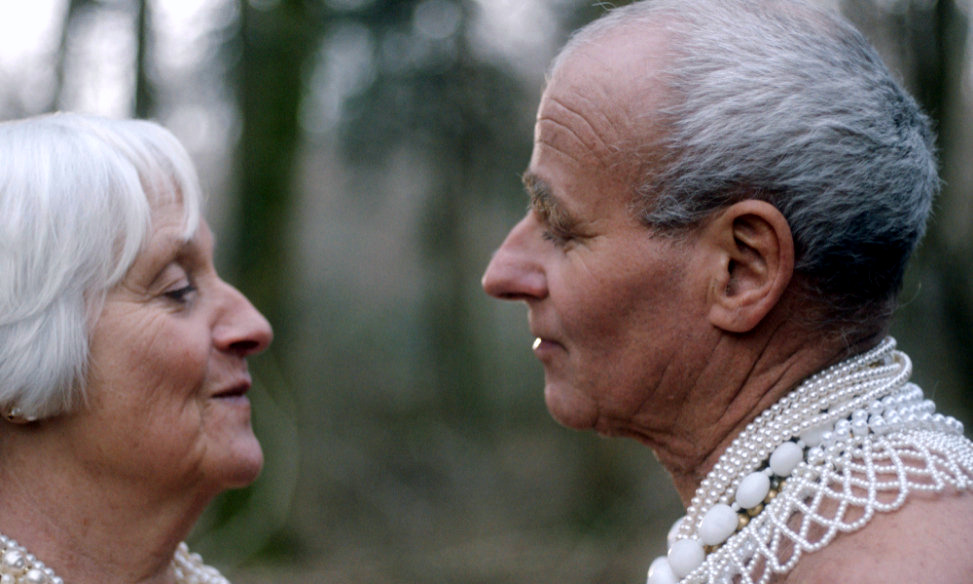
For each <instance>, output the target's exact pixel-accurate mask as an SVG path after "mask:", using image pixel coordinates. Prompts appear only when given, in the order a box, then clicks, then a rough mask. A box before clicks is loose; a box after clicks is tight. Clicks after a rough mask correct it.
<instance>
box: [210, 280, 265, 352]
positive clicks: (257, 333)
mask: <svg viewBox="0 0 973 584" xmlns="http://www.w3.org/2000/svg"><path fill="white" fill-rule="evenodd" d="M221 283H222V285H223V287H224V291H225V293H226V294H227V298H226V304H225V308H224V311H223V314H222V317H221V318H220V321H219V322H218V323H217V325H216V327H215V328H214V331H213V336H214V339H215V342H216V346H217V348H219V349H220V350H222V351H227V352H230V353H234V354H236V355H237V356H239V357H248V356H250V355H256V354H258V353H261V352H263V351H264V350H265V349H266V348H267V347H268V346H270V342H271V341H272V340H273V338H274V332H273V329H272V328H271V326H270V323H269V322H268V321H267V319H266V318H264V315H262V314H260V311H258V310H257V309H256V308H255V307H254V305H253V304H251V303H250V301H249V300H247V297H246V296H244V295H243V293H242V292H240V291H239V290H237V289H236V288H234V287H233V286H230V285H229V284H227V283H226V282H221Z"/></svg>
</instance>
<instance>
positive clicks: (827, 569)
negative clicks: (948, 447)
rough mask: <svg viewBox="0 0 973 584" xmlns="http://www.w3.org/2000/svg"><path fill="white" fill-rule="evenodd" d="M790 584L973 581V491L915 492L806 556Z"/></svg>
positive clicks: (956, 583) (951, 583)
mask: <svg viewBox="0 0 973 584" xmlns="http://www.w3.org/2000/svg"><path fill="white" fill-rule="evenodd" d="M785 582H787V583H788V584H818V583H820V584H832V583H834V582H855V583H857V584H871V583H875V584H879V583H880V584H896V583H900V582H901V583H909V584H913V583H922V582H935V583H936V584H970V583H973V493H969V492H964V493H955V492H952V493H945V494H926V493H918V494H916V493H914V494H911V495H910V496H909V499H908V500H907V502H906V504H905V505H904V506H903V507H902V508H901V509H899V510H898V511H895V512H891V513H877V514H876V515H875V517H873V518H872V520H871V521H870V522H869V523H868V525H866V526H865V527H864V528H862V529H861V530H859V531H856V532H854V533H849V534H843V535H840V536H838V537H837V538H835V540H834V541H833V542H831V544H829V545H828V546H826V547H825V548H824V549H822V550H820V551H817V552H814V553H810V554H807V555H805V556H804V557H802V558H801V560H800V561H799V562H798V564H797V566H796V567H795V568H794V570H793V571H792V572H791V573H790V574H788V576H787V578H786V580H785Z"/></svg>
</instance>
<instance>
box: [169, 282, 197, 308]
mask: <svg viewBox="0 0 973 584" xmlns="http://www.w3.org/2000/svg"><path fill="white" fill-rule="evenodd" d="M194 292H196V286H193V285H192V284H186V285H185V286H182V287H180V288H175V289H173V290H169V291H167V292H165V294H164V295H165V297H166V298H169V299H170V300H174V301H176V302H179V303H183V304H185V303H186V302H189V297H190V296H192V294H193V293H194Z"/></svg>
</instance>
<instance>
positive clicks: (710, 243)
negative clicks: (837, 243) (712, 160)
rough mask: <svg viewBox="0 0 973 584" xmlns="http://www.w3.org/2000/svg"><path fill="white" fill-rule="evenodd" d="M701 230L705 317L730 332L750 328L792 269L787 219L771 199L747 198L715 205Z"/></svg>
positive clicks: (791, 241) (777, 295) (768, 307)
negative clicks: (720, 207) (705, 281)
mask: <svg viewBox="0 0 973 584" xmlns="http://www.w3.org/2000/svg"><path fill="white" fill-rule="evenodd" d="M700 236H701V240H700V241H699V243H700V244H701V245H702V246H703V249H705V250H706V252H707V255H708V258H707V261H706V266H707V270H708V272H709V273H708V274H707V278H708V280H709V281H708V284H709V289H708V291H707V294H708V296H707V301H708V306H709V320H710V323H711V324H713V326H715V327H717V328H720V329H723V330H725V331H727V332H732V333H746V332H749V331H751V330H753V329H754V328H756V326H757V325H758V324H760V322H761V321H762V320H763V319H764V317H766V316H767V314H768V313H769V312H770V311H771V310H772V309H773V308H774V306H776V305H777V303H778V302H779V301H780V298H781V296H782V295H783V293H784V290H786V289H787V286H788V284H789V283H790V281H791V276H792V275H793V273H794V239H793V237H792V235H791V229H790V226H789V225H788V223H787V220H786V219H785V218H784V216H783V215H782V214H781V212H780V211H778V210H777V208H776V207H774V206H773V205H771V204H770V203H767V202H765V201H758V200H755V199H748V200H746V201H741V202H739V203H735V204H733V205H731V206H729V207H727V208H726V209H723V210H721V211H719V212H718V213H717V214H716V215H715V217H713V218H711V219H710V220H709V221H708V222H707V223H706V224H705V225H704V226H703V227H702V229H701V234H700Z"/></svg>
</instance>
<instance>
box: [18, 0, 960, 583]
mask: <svg viewBox="0 0 973 584" xmlns="http://www.w3.org/2000/svg"><path fill="white" fill-rule="evenodd" d="M968 2H969V0H938V1H937V0H844V1H840V0H832V1H831V2H829V3H830V4H831V5H832V6H834V7H836V8H838V9H840V10H841V11H842V12H844V13H845V14H846V15H848V16H849V18H851V19H852V20H853V21H854V22H856V23H857V24H858V25H859V26H860V27H861V28H862V29H863V30H864V31H865V32H866V34H867V36H869V37H870V38H871V39H872V41H873V42H874V43H875V44H876V46H877V47H878V48H879V50H880V52H881V53H882V54H883V56H884V57H885V58H886V60H887V61H888V62H889V63H890V65H891V66H892V68H893V69H895V70H896V71H898V72H899V73H900V75H901V77H902V79H903V80H904V82H905V83H906V85H908V86H909V87H910V88H911V89H912V91H913V92H914V94H915V95H917V97H918V98H919V100H920V101H921V102H922V103H923V104H924V106H925V108H926V109H927V111H929V112H930V114H931V115H932V117H933V118H934V119H935V121H936V124H937V126H938V130H939V135H940V146H941V155H942V176H943V178H944V180H945V190H944V192H943V195H942V197H941V199H940V200H939V202H938V205H937V210H936V217H935V220H934V223H933V224H932V227H931V231H930V234H929V236H928V238H927V239H926V241H925V243H924V244H923V246H922V248H921V250H920V252H919V254H918V258H917V260H916V261H915V262H914V264H913V266H912V269H911V271H910V273H909V276H908V282H907V285H906V289H905V291H904V294H903V300H904V306H903V308H902V309H901V311H900V314H899V317H898V321H897V324H896V327H895V331H894V334H895V336H896V337H897V338H898V340H899V343H900V346H902V347H903V348H904V349H905V350H906V351H908V352H909V353H910V354H911V355H912V357H913V360H914V362H915V364H916V367H917V377H918V380H919V382H920V384H921V385H922V386H923V387H924V388H925V389H926V391H927V394H929V395H931V396H932V397H933V398H934V399H936V400H937V401H938V402H939V404H940V406H941V408H942V409H944V410H946V411H947V412H949V413H952V414H954V415H957V416H960V417H962V418H964V419H966V420H967V421H970V422H971V423H973V418H971V417H970V415H968V412H970V411H971V410H973V397H971V395H973V394H971V392H970V388H971V387H973V348H971V347H973V279H971V278H970V277H969V276H968V274H969V273H970V271H971V270H973V244H970V243H969V242H970V240H971V236H973V205H971V198H970V191H971V189H973V164H971V160H973V129H971V124H973V70H971V63H970V61H971V59H970V51H971V30H970V25H969V19H970V14H971V12H970V6H969V4H968ZM620 3H624V2H614V4H620ZM607 4H608V3H606V2H594V1H593V0H199V1H194V0H155V1H149V0H30V1H24V0H0V118H3V119H9V118H16V117H22V116H26V115H31V114H37V113H41V112H46V111H51V110H57V109H61V110H77V111H87V112H93V113H100V114H103V115H109V116H138V117H148V118H153V119H156V120H158V121H160V122H161V123H162V124H164V125H165V126H167V127H168V128H170V129H171V130H172V131H173V132H175V133H176V134H177V135H178V136H179V137H180V139H181V140H182V141H183V142H184V143H185V144H186V146H187V147H188V149H189V150H190V152H191V153H192V155H193V156H194V158H195V160H196V161H197V164H198V167H199V170H200V175H201V177H202V181H203V184H204V187H205V188H206V190H207V191H208V192H209V193H210V206H209V211H208V216H209V219H210V222H211V223H212V224H213V226H214V229H215V231H216V232H217V233H218V234H219V236H220V242H219V246H218V253H219V262H220V265H221V269H222V271H223V272H224V275H225V276H226V277H227V279H229V280H230V281H232V282H234V283H236V284H237V285H238V286H239V287H240V288H241V289H243V290H244V291H245V292H246V293H247V294H248V295H249V296H250V297H251V298H252V299H253V300H254V302H255V304H256V305H257V306H258V307H259V308H260V309H261V310H263V311H264V313H265V314H267V316H268V317H269V318H270V319H271V321H272V322H273V323H274V326H275V329H276V333H277V337H276V341H275V343H274V345H273V347H272V349H271V350H270V351H269V352H268V353H267V354H265V355H263V356H261V357H260V358H258V359H255V360H254V362H253V364H252V370H253V372H254V374H255V378H256V379H257V382H258V387H257V388H256V389H255V391H254V392H253V402H254V409H255V424H256V426H257V432H258V434H259V436H260V437H261V440H262V443H263V445H264V449H265V453H266V458H267V464H266V467H265V471H264V473H263V475H262V477H261V478H260V479H259V480H258V481H257V483H256V484H255V485H253V486H252V487H251V488H249V489H246V490H242V491H236V492H233V493H229V494H227V495H226V496H225V497H223V498H222V499H220V500H219V501H218V502H217V504H216V505H214V507H213V509H212V510H211V511H210V513H209V514H208V515H207V516H206V517H205V518H204V521H203V522H202V523H201V524H200V525H199V527H198V529H197V531H196V533H195V534H194V536H193V542H192V543H193V545H194V547H195V548H196V549H197V550H199V551H201V552H202V553H203V554H204V556H206V558H207V559H208V560H209V561H211V562H212V563H214V564H216V565H218V566H220V567H221V568H223V569H224V570H225V572H226V573H227V574H228V575H230V576H231V578H232V579H233V581H234V582H236V583H237V584H248V583H250V584H258V583H264V582H268V583H269V582H321V583H345V582H347V583H360V582H388V583H456V584H459V583H463V584H470V583H482V584H488V583H516V582H558V583H560V584H574V583H579V584H580V583H622V582H629V583H634V582H643V581H644V573H645V569H646V567H647V566H648V563H649V561H650V559H651V558H652V557H654V556H655V555H657V554H659V553H661V552H662V551H663V541H664V534H665V532H666V531H667V530H668V527H669V525H670V524H671V522H672V521H673V520H674V519H676V518H677V517H678V516H679V514H680V509H679V507H678V499H677V498H676V496H675V493H674V491H673V490H672V488H671V487H670V485H669V483H668V481H667V478H666V477H665V475H664V472H663V471H662V470H661V468H660V467H659V466H658V464H657V463H656V462H655V460H654V458H653V456H652V455H651V453H650V452H649V451H648V450H647V449H645V448H643V447H641V446H639V445H638V444H635V443H634V442H630V441H623V440H604V439H602V438H599V437H597V436H595V435H593V434H585V433H577V432H572V431H568V430H565V429H562V428H560V427H558V426H557V425H556V424H555V423H554V422H553V421H552V420H551V419H550V418H549V417H548V415H547V412H546V411H545V409H544V404H543V398H542V395H541V387H542V371H541V368H540V366H539V365H538V364H537V363H536V362H535V361H534V359H533V356H532V354H531V351H530V343H531V341H532V339H531V338H530V336H529V333H528V331H527V327H526V323H525V318H524V314H525V310H524V308H523V307H522V306H518V305H506V304H503V303H500V302H497V301H494V300H491V299H489V298H487V297H486V296H485V295H484V294H483V293H482V292H481V290H480V287H479V279H480V275H481V273H482V270H483V269H484V267H485V266H486V263H487V261H488V258H489V255H490V253H491V251H492V250H493V249H494V248H496V246H498V245H499V243H500V242H501V240H502V238H503V236H504V234H505V232H506V230H507V229H508V228H509V227H510V226H511V225H512V224H513V223H514V222H515V221H516V220H517V219H518V218H519V216H520V215H521V214H522V213H523V211H524V208H525V203H526V199H525V197H524V195H523V194H522V191H521V186H520V183H519V174H520V172H521V171H522V170H523V168H524V167H525V166H526V163H527V160H528V157H529V152H530V147H531V138H532V127H533V116H534V110H535V108H536V104H537V100H538V97H539V95H540V91H541V87H542V83H543V74H544V70H545V68H546V65H547V62H548V60H549V59H550V58H551V56H553V54H554V51H555V50H556V48H557V47H558V46H559V45H560V44H561V43H562V42H563V41H564V39H565V37H566V35H567V34H568V32H569V31H570V30H572V29H574V28H576V27H578V26H580V25H581V24H583V23H585V22H587V21H589V20H591V19H593V18H595V17H597V16H598V15H599V14H601V13H602V12H603V11H604V10H605V6H606V5H607Z"/></svg>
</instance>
